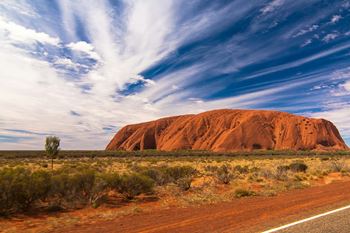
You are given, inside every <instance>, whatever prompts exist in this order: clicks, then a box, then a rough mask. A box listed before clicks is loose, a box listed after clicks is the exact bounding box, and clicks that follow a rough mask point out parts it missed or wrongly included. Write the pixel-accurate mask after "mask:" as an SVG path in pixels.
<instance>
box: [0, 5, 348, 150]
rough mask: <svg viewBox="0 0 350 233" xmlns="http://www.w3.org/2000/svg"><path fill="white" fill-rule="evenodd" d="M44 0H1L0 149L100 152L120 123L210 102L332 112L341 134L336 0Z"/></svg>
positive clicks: (343, 43) (342, 76) (343, 83)
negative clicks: (50, 144) (49, 144)
mask: <svg viewBox="0 0 350 233" xmlns="http://www.w3.org/2000/svg"><path fill="white" fill-rule="evenodd" d="M46 4H47V3H43V4H37V3H35V2H29V1H18V2H16V5H14V8H13V7H12V8H11V7H10V6H9V4H7V6H5V5H6V4H5V5H4V4H3V3H2V4H0V17H1V18H0V43H2V45H1V46H0V64H1V67H3V68H2V69H0V97H1V98H0V107H1V109H2V111H1V112H0V135H2V136H3V140H1V139H0V148H1V149H13V148H22V149H40V148H41V147H42V144H43V138H44V137H45V135H58V136H60V137H61V138H62V143H63V144H62V145H63V148H65V149H102V148H104V146H105V145H106V144H107V142H108V140H109V139H110V138H111V136H112V135H113V134H114V133H115V131H116V130H117V129H118V128H120V127H122V126H123V125H125V124H129V123H136V122H140V121H145V120H152V119H154V118H158V117H162V116H166V115H173V114H185V113H194V112H200V111H205V110H210V109H215V108H263V109H280V110H285V111H289V112H295V113H299V114H305V115H311V116H316V117H325V118H327V117H329V118H330V119H331V120H334V122H335V123H336V124H337V125H339V127H340V129H341V132H342V134H343V135H345V137H347V138H349V136H347V135H350V132H349V129H350V126H348V125H347V124H345V123H344V119H345V117H346V116H347V115H346V108H347V107H348V105H346V103H347V101H349V96H348V95H347V91H348V82H349V79H348V78H347V77H348V76H347V75H346V69H347V67H348V66H349V63H348V59H347V56H348V55H346V54H348V53H349V52H350V51H349V50H350V45H349V41H348V40H347V39H346V38H345V34H344V33H345V32H344V29H343V27H344V25H343V23H346V19H347V17H348V15H347V11H345V10H342V9H345V6H344V3H343V2H342V1H336V2H333V3H332V4H329V5H327V3H322V4H324V5H322V4H321V5H322V6H321V5H318V4H319V3H318V1H314V0H310V1H308V2H307V3H305V1H298V0H297V1H292V2H291V1H280V0H274V1H261V2H253V1H249V2H247V1H244V0H239V1H233V2H225V1H204V0H203V1H191V2H189V1H182V0H180V1H175V0H164V1H156V0H150V1H142V0H132V1H122V0H120V1H107V0H104V1H99V2H96V1H68V0H60V1H57V6H53V7H52V6H51V7H47V5H46ZM15 9H17V10H15ZM18 9H21V11H22V12H19V11H18ZM310 10H312V11H313V12H314V14H306V13H305V14H304V13H303V12H310ZM295 15H298V17H296V16H295ZM334 16H339V17H337V18H335V19H334V21H335V22H333V23H332V22H331V21H333V18H334ZM28 18H30V19H31V20H26V19H28ZM40 18H41V19H42V20H39V19H40ZM271 25H273V26H271ZM335 32H337V37H335V38H331V36H328V37H329V39H326V37H327V35H330V34H332V33H335ZM316 35H317V36H316ZM18 64H21V65H20V69H19V68H18ZM334 70H338V73H335V72H334ZM336 77H338V79H336ZM316 87H320V88H316ZM326 87H327V88H326ZM335 93H342V95H341V96H339V95H337V96H336V94H335ZM337 112H339V113H340V114H339V115H338V117H337V115H336V113H337ZM340 116H342V117H340Z"/></svg>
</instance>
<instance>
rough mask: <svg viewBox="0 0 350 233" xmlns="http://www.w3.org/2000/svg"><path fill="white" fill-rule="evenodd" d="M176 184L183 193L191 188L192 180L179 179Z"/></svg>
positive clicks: (187, 178) (186, 178)
mask: <svg viewBox="0 0 350 233" xmlns="http://www.w3.org/2000/svg"><path fill="white" fill-rule="evenodd" d="M176 184H177V186H178V187H179V188H180V189H181V190H182V191H187V190H189V189H190V188H191V184H192V178H189V177H185V178H182V179H179V180H178V181H177V183H176Z"/></svg>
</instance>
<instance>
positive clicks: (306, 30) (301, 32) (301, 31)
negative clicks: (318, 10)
mask: <svg viewBox="0 0 350 233" xmlns="http://www.w3.org/2000/svg"><path fill="white" fill-rule="evenodd" d="M319 27H320V26H318V25H317V24H313V25H312V26H310V27H309V28H307V29H301V30H300V31H299V32H298V33H296V34H295V35H293V37H298V36H302V35H304V34H306V33H309V32H313V31H315V30H317V29H318V28H319Z"/></svg>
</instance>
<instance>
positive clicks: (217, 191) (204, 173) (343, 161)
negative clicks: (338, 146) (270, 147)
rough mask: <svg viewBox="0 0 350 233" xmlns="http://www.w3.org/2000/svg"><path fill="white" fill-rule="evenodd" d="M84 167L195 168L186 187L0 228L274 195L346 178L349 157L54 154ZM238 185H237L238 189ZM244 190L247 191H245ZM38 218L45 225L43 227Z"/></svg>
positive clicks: (37, 162)
mask: <svg viewBox="0 0 350 233" xmlns="http://www.w3.org/2000/svg"><path fill="white" fill-rule="evenodd" d="M296 162H297V163H303V164H305V165H307V170H306V171H305V172H293V171H291V170H288V169H286V170H285V171H282V172H281V171H279V170H278V167H281V166H289V165H290V164H292V163H296ZM48 163H49V161H48V160H46V159H45V158H25V159H0V169H1V168H4V167H17V166H24V167H28V168H30V169H32V170H39V169H44V170H45V169H47V170H50V169H51V168H50V166H45V164H48ZM64 166H65V167H67V166H70V167H82V168H83V167H89V168H93V169H97V170H99V171H105V172H118V173H129V172H135V171H136V172H137V171H139V170H142V169H147V168H155V169H160V168H162V167H176V166H189V167H192V168H194V169H196V171H197V172H196V173H195V174H194V175H193V176H192V177H191V180H192V182H191V187H190V188H189V190H183V189H181V188H180V187H179V186H178V185H176V183H173V182H170V183H167V184H164V185H160V186H157V187H156V188H155V190H154V196H155V197H157V199H156V200H152V201H147V198H146V197H142V196H140V197H138V198H137V199H136V200H134V201H132V202H129V203H126V204H125V203H124V204H123V205H115V206H113V205H102V206H101V207H100V208H98V209H83V210H76V211H72V212H67V213H55V214H48V215H44V214H43V215H42V217H41V218H36V217H31V216H26V215H23V216H21V217H18V216H16V217H14V218H13V219H7V220H5V219H3V220H0V229H7V230H6V231H4V232H18V231H21V232H38V231H37V230H36V229H40V232H50V230H52V229H55V228H56V227H57V226H60V227H62V226H74V224H77V223H80V224H82V223H87V222H93V221H101V220H111V219H114V218H117V217H119V216H122V215H130V214H138V213H141V212H147V211H151V210H152V209H154V208H170V207H173V206H179V207H181V206H189V205H201V204H208V203H217V202H225V201H230V200H232V199H234V198H238V197H242V198H246V197H245V196H251V195H253V194H254V195H260V196H274V195H276V194H278V193H279V192H283V191H287V190H291V189H299V188H305V187H308V186H314V185H322V184H327V183H330V182H332V181H333V180H339V179H348V176H349V174H350V157H348V156H337V157H334V156H325V155H322V156H310V157H306V156H288V157H283V156H279V157H273V156H265V155H263V156H261V157H256V156H254V157H249V156H243V157H230V156H212V157H209V156H203V157H199V156H195V157H191V156H185V157H181V156H180V157H166V156H160V157H157V156H151V157H120V158H115V157H101V158H96V157H95V158H87V157H85V158H64V159H57V160H55V163H54V169H60V168H62V167H64ZM222 166H226V167H227V168H228V170H229V172H230V174H231V175H232V180H231V181H230V182H229V183H228V184H224V183H222V182H220V180H219V179H218V176H217V172H218V169H220V167H222ZM237 190H239V191H237ZM244 191H247V192H244ZM43 224H44V225H45V227H44V228H43Z"/></svg>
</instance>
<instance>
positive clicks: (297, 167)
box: [289, 162, 308, 172]
mask: <svg viewBox="0 0 350 233" xmlns="http://www.w3.org/2000/svg"><path fill="white" fill-rule="evenodd" d="M289 168H290V170H291V171H292V172H306V170H307V168H308V167H307V165H306V164H305V163H301V162H295V163H291V164H290V165H289Z"/></svg>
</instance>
